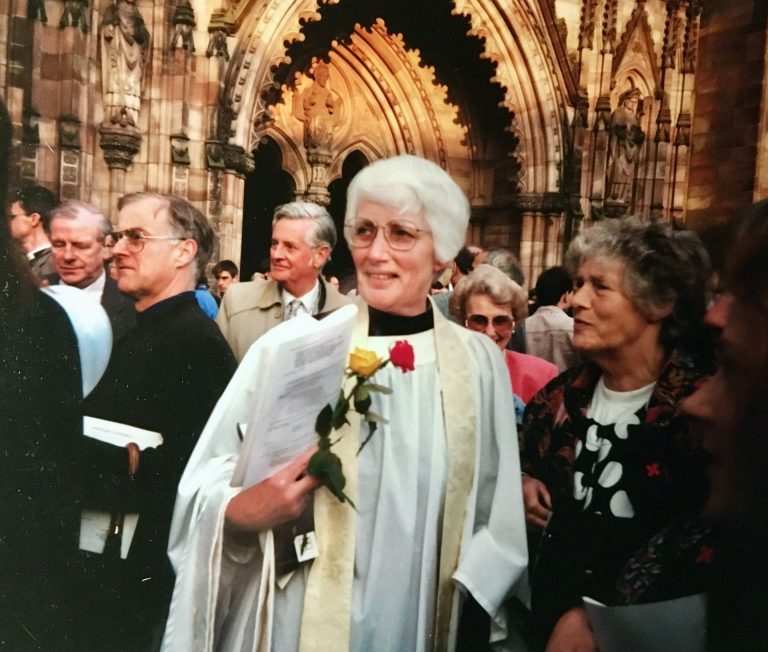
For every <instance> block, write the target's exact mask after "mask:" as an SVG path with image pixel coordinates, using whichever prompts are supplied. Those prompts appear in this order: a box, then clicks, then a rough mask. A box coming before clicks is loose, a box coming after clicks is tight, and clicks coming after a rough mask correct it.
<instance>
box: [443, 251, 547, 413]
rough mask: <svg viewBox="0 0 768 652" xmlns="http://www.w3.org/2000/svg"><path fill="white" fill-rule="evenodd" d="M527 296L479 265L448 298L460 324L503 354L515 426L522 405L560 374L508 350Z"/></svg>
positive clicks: (495, 271)
mask: <svg viewBox="0 0 768 652" xmlns="http://www.w3.org/2000/svg"><path fill="white" fill-rule="evenodd" d="M527 303H528V297H527V296H526V295H525V292H524V291H523V289H522V288H521V287H520V286H519V285H518V284H517V283H515V282H514V281H513V280H511V279H509V278H507V276H506V275H505V274H504V273H503V272H501V271H500V270H498V269H496V268H495V267H491V266H490V265H479V266H478V267H477V268H476V269H475V270H474V271H473V272H472V273H470V274H469V275H468V276H465V277H464V278H463V279H461V281H459V282H458V284H457V285H456V288H455V289H454V291H453V295H452V296H451V302H450V309H451V314H452V315H453V316H454V317H455V318H456V319H457V320H458V322H459V323H460V324H464V326H466V327H467V328H468V329H470V330H473V331H476V332H478V333H485V334H486V335H487V336H488V337H490V338H491V339H492V340H493V341H494V342H495V343H496V346H498V347H499V348H500V349H501V350H502V352H503V353H504V359H505V361H506V363H507V369H509V378H510V380H511V381H512V391H513V392H514V396H515V415H516V417H517V423H518V424H520V423H522V421H523V412H524V410H525V405H526V404H527V403H528V401H529V400H531V398H532V397H533V395H534V394H535V393H536V392H538V391H539V390H540V389H541V388H542V387H544V385H546V384H547V383H548V382H549V381H550V380H552V379H553V378H554V377H555V376H557V375H558V373H560V372H559V371H558V370H557V367H556V366H555V365H553V364H552V363H551V362H547V361H546V360H543V359H542V358H537V357H536V356H533V355H526V354H525V353H517V352H516V351H510V350H508V349H507V344H508V343H509V340H510V338H511V337H512V333H514V332H515V323H516V322H518V321H520V320H521V319H524V318H525V312H526V307H527Z"/></svg>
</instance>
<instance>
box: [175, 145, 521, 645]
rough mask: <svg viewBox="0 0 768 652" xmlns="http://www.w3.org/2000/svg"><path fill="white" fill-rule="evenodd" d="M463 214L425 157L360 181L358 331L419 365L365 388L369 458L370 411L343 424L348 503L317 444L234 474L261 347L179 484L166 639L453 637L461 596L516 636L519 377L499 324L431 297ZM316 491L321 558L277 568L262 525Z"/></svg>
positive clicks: (384, 641) (273, 641) (453, 249)
mask: <svg viewBox="0 0 768 652" xmlns="http://www.w3.org/2000/svg"><path fill="white" fill-rule="evenodd" d="M468 220H469V205H468V202H467V200H466V197H465V196H464V194H463V192H462V191H461V190H460V188H459V187H458V186H457V185H456V183H455V182H454V181H453V180H452V179H451V178H450V177H449V176H448V175H447V174H446V173H445V172H444V171H443V170H442V169H441V168H439V167H438V166H437V165H435V164H433V163H430V162H428V161H426V160H424V159H420V158H417V157H414V156H398V157H395V158H391V159H387V160H383V161H379V162H377V163H374V164H372V165H370V166H369V167H367V168H365V169H364V170H362V171H361V172H360V173H359V174H358V175H357V176H356V177H355V179H354V180H353V181H352V183H351V184H350V187H349V194H348V202H347V212H346V216H345V235H346V238H347V242H348V243H349V246H350V248H351V250H352V255H353V258H354V261H355V265H356V268H357V274H358V289H359V293H360V297H361V298H362V300H363V301H364V302H365V303H364V304H361V310H360V312H359V315H358V327H357V336H356V337H355V338H353V345H358V346H363V347H365V348H367V349H369V350H372V351H375V352H377V353H378V354H379V355H380V356H386V355H387V352H388V351H389V350H390V348H391V347H392V345H393V344H394V342H395V341H396V340H407V341H408V342H409V343H410V344H411V345H412V347H413V349H414V351H415V369H414V370H413V371H411V372H409V373H402V372H401V371H400V370H399V369H398V368H396V367H394V366H393V365H388V366H386V367H384V368H383V369H381V370H379V371H378V372H377V374H376V383H377V384H381V385H387V386H389V387H390V388H392V390H393V392H392V393H391V394H388V395H384V394H379V393H376V394H372V399H373V405H372V407H371V410H372V411H373V412H376V413H377V414H380V415H382V416H384V417H385V418H386V420H387V423H385V424H382V425H380V426H379V429H378V430H377V431H376V433H375V435H374V436H373V438H372V439H371V440H370V442H369V443H368V444H367V445H366V446H365V448H364V449H363V450H362V452H360V454H359V456H356V455H355V451H356V450H357V447H358V445H359V441H362V438H364V436H365V435H366V434H367V427H366V426H365V424H363V427H364V428H365V431H364V432H363V433H362V437H361V433H360V427H361V426H360V421H359V420H354V419H353V420H352V425H351V426H349V427H347V428H346V432H344V433H343V434H344V437H343V440H342V442H341V443H340V444H339V445H338V449H339V450H338V452H339V455H340V457H341V458H342V460H343V464H344V471H345V474H346V476H347V480H348V484H347V488H346V491H347V493H348V494H349V495H350V497H351V498H352V500H353V501H354V502H355V504H356V507H357V509H356V510H355V509H352V507H350V506H349V504H348V503H340V502H338V501H337V500H336V498H335V497H333V496H332V494H331V493H330V492H329V491H328V490H327V489H326V488H324V487H321V488H319V489H318V481H317V479H315V478H313V477H312V476H311V475H307V474H306V468H307V462H308V459H309V457H310V455H311V453H312V451H311V450H310V451H307V452H306V453H305V454H304V455H301V456H300V457H298V458H297V459H296V460H294V462H293V463H291V464H289V465H288V466H287V467H286V468H285V469H283V470H282V471H279V472H278V473H276V474H275V475H273V476H272V477H271V478H269V479H267V480H265V481H263V482H261V483H260V484H257V485H255V486H253V487H250V488H248V489H244V490H243V489H241V488H240V487H237V486H231V477H232V471H233V468H234V466H235V464H236V462H237V455H238V452H239V450H240V446H241V444H240V441H239V439H238V438H237V435H236V428H235V426H236V423H237V422H238V420H240V421H244V420H246V419H247V405H245V404H246V403H247V393H248V392H249V391H251V392H253V391H258V386H259V383H261V382H263V378H260V376H259V374H258V368H255V369H254V365H257V364H258V361H255V362H253V361H251V360H250V359H249V356H251V354H252V353H253V354H254V355H257V354H258V352H257V351H254V349H256V348H258V343H257V344H256V345H254V349H252V350H251V351H249V354H248V356H246V358H245V359H244V360H243V362H242V364H241V366H240V369H239V370H238V373H237V374H236V376H235V378H234V379H233V381H232V385H231V386H230V389H231V390H232V391H230V389H228V390H227V392H225V394H224V396H223V397H222V400H221V401H220V402H219V404H218V405H217V407H216V409H215V410H214V413H213V414H212V416H211V419H210V421H209V423H208V426H207V427H206V429H205V431H204V433H203V435H202V436H201V440H200V442H199V444H198V447H197V449H196V451H195V453H194V454H193V456H192V458H191V460H190V463H189V465H188V467H187V469H186V471H185V473H184V476H183V477H182V480H181V483H180V486H179V495H178V498H177V503H176V512H175V515H174V522H173V527H172V532H171V541H170V548H169V553H170V556H171V560H172V562H173V563H174V566H175V568H176V571H177V582H176V589H175V592H174V599H173V603H172V606H171V613H170V617H169V620H168V625H167V628H166V633H165V639H164V649H165V650H212V649H222V650H270V649H271V650H280V651H282V650H284V651H287V652H295V651H296V650H310V649H311V650H329V651H330V650H333V651H334V652H337V651H338V650H373V649H377V650H414V651H419V650H424V651H427V650H451V649H454V648H455V645H456V636H457V625H458V620H459V615H460V613H461V609H462V606H463V604H464V603H465V601H466V600H467V599H468V597H469V596H471V598H472V599H473V601H474V603H476V604H478V605H480V607H481V608H482V609H483V610H484V611H485V612H486V613H487V614H488V615H489V617H490V619H491V628H490V629H491V634H490V638H491V640H492V641H493V644H494V646H495V647H497V648H498V649H515V645H516V644H514V643H511V640H512V638H511V637H510V634H511V633H510V631H509V629H508V627H507V623H506V619H505V609H504V604H505V601H506V600H507V599H508V598H511V597H513V596H515V595H520V594H522V592H523V585H524V584H525V582H524V576H525V570H526V565H527V549H526V543H525V525H524V517H523V511H522V497H521V482H520V468H519V460H518V450H517V436H516V429H515V415H514V409H513V404H512V401H511V400H510V381H509V375H508V373H507V370H506V367H505V365H504V359H503V357H502V356H501V354H500V352H499V350H498V349H497V347H495V346H494V345H493V342H492V341H491V340H490V339H489V338H487V337H484V336H482V335H480V334H477V333H473V332H471V331H468V330H466V329H462V328H461V327H459V326H457V325H456V324H452V323H450V322H448V321H447V320H446V319H445V318H444V317H443V316H442V315H441V313H440V312H439V311H438V310H433V307H432V304H431V303H430V300H429V298H428V297H429V290H430V286H431V283H432V281H433V279H434V276H435V275H436V274H437V273H439V272H440V271H442V270H443V269H445V268H446V267H447V266H448V265H450V262H451V260H452V259H453V258H454V256H455V255H456V253H457V252H458V250H459V248H460V247H461V246H462V244H463V243H464V237H465V232H466V228H467V224H468ZM249 388H250V389H249ZM336 450H337V448H336V447H335V448H334V451H336ZM313 492H314V518H315V531H316V534H317V540H318V548H319V550H320V556H319V557H318V558H317V559H315V560H314V561H312V562H311V563H308V564H304V565H303V566H301V567H300V568H299V569H298V570H297V571H296V572H294V573H292V574H290V575H289V576H286V577H277V578H276V577H274V571H273V568H274V565H273V564H270V563H269V561H270V560H269V558H268V557H269V550H270V549H269V548H268V547H265V546H264V545H263V544H264V542H265V540H266V538H265V536H264V535H265V532H267V531H269V530H270V529H271V528H274V527H275V526H276V525H278V524H280V523H283V522H286V521H289V520H291V519H293V518H295V517H296V516H297V514H299V513H300V512H301V510H302V509H303V507H304V505H305V504H306V501H307V498H308V497H309V496H310V494H312V493H313ZM265 550H267V554H265V552H264V551H265Z"/></svg>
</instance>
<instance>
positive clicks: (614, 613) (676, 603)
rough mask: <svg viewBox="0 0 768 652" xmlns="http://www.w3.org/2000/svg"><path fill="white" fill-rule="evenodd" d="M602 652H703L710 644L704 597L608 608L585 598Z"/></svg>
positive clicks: (585, 604) (688, 597)
mask: <svg viewBox="0 0 768 652" xmlns="http://www.w3.org/2000/svg"><path fill="white" fill-rule="evenodd" d="M583 600H584V606H585V607H586V609H587V616H588V617H589V623H590V625H591V626H592V631H594V633H595V640H596V641H597V647H598V649H599V650H600V652H659V651H660V650H674V651H675V652H701V651H702V650H703V649H704V645H705V643H706V623H705V619H706V612H707V600H706V596H705V595H704V594H698V595H689V596H686V597H684V598H677V599H676V600H665V601H664V602H651V603H648V604H638V605H628V606H620V607H606V606H605V605H604V604H601V603H599V602H596V601H595V600H592V599H590V598H586V597H585V598H583Z"/></svg>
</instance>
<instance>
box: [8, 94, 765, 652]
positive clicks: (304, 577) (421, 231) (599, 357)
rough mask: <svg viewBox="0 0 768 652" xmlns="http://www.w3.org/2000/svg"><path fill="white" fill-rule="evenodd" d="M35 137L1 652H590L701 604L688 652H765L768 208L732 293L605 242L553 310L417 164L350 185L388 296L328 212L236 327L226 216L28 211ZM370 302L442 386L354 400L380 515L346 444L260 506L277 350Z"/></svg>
mask: <svg viewBox="0 0 768 652" xmlns="http://www.w3.org/2000/svg"><path fill="white" fill-rule="evenodd" d="M8 133H9V128H8V118H7V114H6V113H5V110H4V107H3V106H2V104H1V103H0V159H1V160H0V201H2V203H3V205H4V206H5V207H6V215H7V221H8V224H7V228H3V229H0V274H2V278H1V279H0V338H1V339H2V342H1V346H0V356H2V362H1V363H0V423H2V428H0V437H2V440H0V465H2V470H3V472H4V481H3V484H2V489H1V490H0V494H1V495H0V646H5V647H6V648H7V649H12V650H27V649H30V650H32V649H35V650H39V649H43V650H86V651H87V650H137V651H138V650H141V651H147V652H148V651H151V650H159V649H163V650H166V651H168V652H172V651H177V650H178V651H189V650H233V651H234V650H238V651H239V650H248V651H252V650H278V651H283V650H284V651H286V652H293V651H297V650H334V651H335V650H346V649H350V650H357V651H362V650H425V651H426V650H521V651H525V650H530V651H535V650H547V651H549V652H557V651H559V650H569V651H574V652H587V651H590V650H597V649H598V645H599V644H598V638H599V636H598V634H597V633H596V631H595V627H594V623H592V622H591V621H590V619H589V616H588V613H587V611H586V610H585V607H584V603H583V598H584V597H589V598H591V599H593V600H596V601H599V602H601V603H604V604H607V605H634V604H641V603H650V602H661V601H665V600H672V599H676V598H680V597H684V596H689V595H699V594H702V595H706V596H707V599H708V611H707V616H706V625H705V624H704V623H693V622H686V621H681V622H679V623H676V624H675V625H676V627H677V628H679V629H682V630H684V629H686V628H690V627H704V626H706V633H707V636H706V646H707V648H708V649H709V650H758V649H766V646H768V627H766V622H768V621H766V619H765V617H764V613H765V607H766V606H767V605H766V601H767V599H766V595H767V594H766V592H765V591H764V589H763V587H764V586H765V577H764V576H765V570H764V568H765V565H764V563H763V555H764V553H766V552H768V528H767V527H766V523H768V488H766V487H765V479H764V478H765V473H764V470H763V469H764V468H765V465H764V462H765V458H766V457H767V456H768V447H766V445H765V444H764V441H763V438H762V435H761V434H760V433H761V432H762V425H763V417H764V412H765V410H766V407H765V402H764V401H763V400H762V397H763V393H764V391H765V389H766V374H767V373H768V371H767V370H768V336H767V333H768V331H767V330H766V326H765V324H766V319H767V318H768V204H767V203H765V202H763V203H758V204H755V205H754V206H753V207H751V208H750V209H749V210H748V211H746V212H745V214H744V216H743V217H742V218H741V219H740V220H739V221H738V222H737V223H736V224H734V227H733V239H732V244H731V249H730V253H729V255H728V258H727V264H726V266H725V268H724V269H723V270H719V271H720V272H721V274H720V278H721V279H722V280H721V285H720V287H719V288H718V291H717V293H716V294H713V293H712V291H711V285H710V280H711V269H710V263H709V259H710V258H709V256H708V253H707V251H706V250H705V248H704V247H703V245H702V243H701V241H700V240H699V238H698V237H697V236H696V235H695V234H694V233H692V232H690V231H686V230H682V229H678V228H676V227H675V226H673V225H671V224H669V223H665V222H658V221H645V220H641V219H639V218H634V217H629V218H622V219H610V220H604V221H601V222H598V223H596V224H594V225H592V226H589V227H588V228H585V229H583V230H582V231H581V232H580V233H578V234H577V235H576V237H575V238H574V240H573V241H572V242H571V244H570V246H569V248H568V251H567V253H566V255H565V260H564V264H563V266H562V267H556V268H552V269H548V270H546V271H544V272H543V273H542V274H541V275H540V276H539V278H538V279H537V280H536V282H535V284H533V286H534V288H533V292H532V296H530V297H529V296H528V294H527V293H526V292H525V290H523V286H524V285H525V278H524V275H523V272H522V270H521V268H520V265H519V262H518V261H517V259H516V257H515V256H514V254H513V253H512V252H510V251H508V250H504V249H495V250H489V251H481V250H479V249H477V248H469V247H465V246H464V243H465V237H466V232H467V226H468V222H469V214H470V209H469V204H468V201H467V199H466V197H465V194H464V193H463V192H462V190H461V189H460V188H459V186H458V185H457V184H456V183H455V182H454V181H453V180H452V179H451V178H450V176H449V175H448V174H447V173H446V172H445V171H444V170H442V169H441V168H440V167H439V166H437V165H435V164H433V163H431V162H429V161H426V160H424V159H421V158H418V157H415V156H410V155H404V156H397V157H393V158H390V159H385V160H382V161H378V162H376V163H373V164H371V165H369V166H368V167H366V168H364V169H363V170H362V171H361V172H359V173H358V175H357V176H356V177H355V178H354V179H353V181H352V182H351V184H350V186H349V191H348V198H347V205H346V214H345V216H344V233H343V235H344V237H345V239H346V242H347V244H348V246H349V248H350V251H351V252H352V258H353V260H354V264H355V267H356V270H357V288H356V293H355V294H356V296H351V295H348V294H342V293H340V292H339V290H338V283H332V282H331V281H330V280H329V279H328V278H326V277H324V276H323V269H324V267H325V266H326V263H327V262H328V259H329V256H330V254H331V251H332V250H333V249H334V247H335V246H336V240H337V234H336V229H335V226H334V221H333V219H332V218H331V216H330V215H329V213H328V212H327V210H326V209H325V208H323V207H321V206H318V205H316V204H313V203H309V202H292V203H289V204H286V205H283V206H280V207H278V208H277V209H276V211H275V214H274V218H273V222H272V241H271V250H270V266H269V273H268V276H267V277H264V278H257V279H255V280H251V281H243V280H241V279H239V277H238V268H237V266H236V265H235V263H234V262H233V261H228V260H223V261H219V262H218V263H217V264H215V265H214V266H213V267H212V272H211V274H212V277H213V279H215V284H216V285H215V290H216V291H215V293H213V294H210V293H209V295H210V296H211V300H212V301H213V308H211V309H210V311H207V312H206V311H204V306H203V301H206V302H207V298H205V299H203V298H201V296H200V292H203V291H204V292H208V287H207V286H208V280H207V274H208V270H209V261H210V259H211V256H212V254H213V252H214V250H215V246H214V233H213V231H212V229H211V227H210V224H209V222H208V220H207V219H206V217H205V216H204V215H203V214H201V213H200V212H199V211H198V210H197V209H196V208H195V207H194V206H192V205H191V204H190V203H189V202H187V201H185V200H183V199H180V198H177V197H173V196H167V195H161V194H156V193H148V192H137V193H132V194H127V195H125V196H123V197H122V198H121V199H120V201H119V204H118V212H117V214H116V215H115V216H112V217H113V220H110V219H109V218H108V217H107V216H106V215H105V214H104V213H103V212H102V211H100V210H99V209H98V208H96V207H94V206H91V205H89V204H87V203H84V202H80V201H65V202H63V203H58V202H57V201H56V199H55V197H54V196H53V194H52V193H51V192H50V191H49V190H47V189H45V188H43V187H42V186H31V185H30V186H24V187H21V188H18V189H9V188H8V178H7V175H8V169H9V166H8V165H7V159H6V158H5V157H6V156H7V152H8V142H2V138H6V137H7V136H6V134H8ZM113 222H114V224H113ZM441 276H442V278H443V281H444V282H445V285H446V286H447V287H446V288H444V289H446V290H447V291H445V292H440V293H438V294H436V295H434V296H431V295H432V294H434V287H433V284H434V283H435V281H436V279H437V278H438V277H441ZM201 280H202V281H203V283H202V285H203V287H201ZM57 288H59V289H57ZM61 288H64V289H66V291H61ZM73 288H74V289H73ZM73 293H74V294H73ZM74 295H76V297H75V299H77V300H75V299H73V296H74ZM79 297H88V303H83V302H82V301H81V300H80V299H79ZM214 297H215V299H214ZM349 304H355V305H357V307H358V313H357V317H356V320H357V321H356V326H355V331H354V335H353V337H352V342H353V348H354V349H355V350H357V349H363V350H369V351H372V352H373V354H374V357H375V359H379V360H381V359H385V358H387V356H389V355H391V352H392V351H393V350H394V349H395V348H397V347H403V346H406V347H407V349H408V350H409V351H410V355H411V358H410V362H408V363H407V364H405V365H402V364H401V365H397V364H389V365H385V366H384V367H382V368H380V369H378V371H376V378H375V382H376V385H375V387H377V388H378V389H377V390H375V391H370V392H367V393H366V395H365V396H356V397H355V402H356V407H358V403H359V404H362V406H363V407H362V411H363V413H364V414H369V415H370V414H375V415H379V417H378V421H377V429H376V433H375V436H374V437H371V438H370V439H369V440H368V439H366V436H367V435H366V433H367V432H368V425H367V423H366V422H363V421H361V419H360V416H359V415H356V414H355V415H353V414H352V412H350V413H349V414H348V415H347V418H346V419H345V420H343V421H344V423H340V430H339V433H340V436H339V440H338V442H336V443H335V445H334V449H333V450H334V451H335V453H336V454H337V455H338V459H339V460H340V463H343V468H344V473H345V475H346V479H347V484H346V488H345V491H346V492H347V494H348V495H349V497H350V498H351V499H352V501H353V504H354V507H352V506H351V505H350V504H349V503H344V502H339V501H338V500H337V499H336V498H335V497H334V496H333V494H332V493H331V492H330V491H329V490H328V489H327V487H325V486H323V484H322V482H321V479H320V478H319V477H317V476H316V474H314V473H313V467H312V465H311V462H310V460H311V459H313V456H314V454H315V452H316V450H317V449H316V447H315V446H312V447H310V448H308V449H307V450H305V451H304V452H303V453H301V454H300V455H298V457H296V458H295V459H293V460H292V461H290V462H288V463H287V464H285V465H284V466H283V467H282V468H281V469H280V470H278V471H277V472H275V473H274V474H272V475H270V476H269V477H267V478H266V479H264V480H262V481H260V482H258V483H256V484H254V485H252V486H246V487H244V486H239V485H238V483H236V482H234V481H233V473H234V470H235V467H236V466H237V463H238V460H239V457H240V455H241V454H242V452H243V446H244V437H243V428H242V427H243V424H244V422H245V421H246V420H247V419H248V415H249V406H250V404H251V403H252V402H253V400H254V397H255V396H257V395H258V394H259V392H260V391H263V388H264V387H265V384H267V383H269V382H270V379H269V378H265V377H263V374H262V373H260V364H261V361H262V360H263V358H262V357H260V356H262V350H261V349H260V348H259V347H258V346H254V345H255V344H256V343H257V342H259V341H260V340H261V338H262V337H263V336H264V334H265V333H267V332H268V331H270V330H272V329H273V328H276V327H279V326H280V325H281V324H283V323H284V322H286V321H289V320H291V319H293V318H294V317H296V316H297V315H301V314H308V315H311V316H314V317H316V318H318V319H322V318H323V317H324V316H325V315H327V314H330V313H332V312H334V311H335V310H337V309H339V308H342V307H344V306H347V305H349ZM83 306H85V308H83ZM84 309H85V310H87V311H89V312H93V313H94V314H98V315H103V319H101V321H99V319H92V320H90V321H88V320H84V319H83V318H82V315H78V312H80V313H82V311H83V310H84ZM345 310H346V308H345ZM84 323H85V324H86V325H87V329H89V331H90V332H87V333H84V332H83V330H84V327H83V324H84ZM294 323H298V322H294ZM93 342H101V343H102V344H104V346H105V347H106V350H107V351H108V355H107V356H104V355H100V354H99V353H98V352H99V351H100V350H101V348H103V347H100V346H96V345H93ZM329 364H330V362H329ZM94 374H96V376H97V377H99V380H98V382H94V383H90V382H84V379H85V378H86V377H89V378H90V377H92V376H93V375H94ZM93 385H95V387H94V386H93ZM384 390H386V391H384ZM363 429H364V431H363ZM361 444H363V445H362V446H361ZM307 514H309V515H310V521H311V522H313V532H314V535H315V536H316V543H317V550H318V551H319V552H318V554H317V555H315V556H314V558H312V559H303V558H302V559H299V560H298V561H297V563H296V565H295V566H294V567H292V568H291V570H290V571H287V572H283V571H281V570H276V568H275V564H274V559H273V558H274V554H275V553H274V538H273V534H272V533H273V532H277V531H278V530H279V529H280V528H284V526H285V525H286V524H290V523H292V522H294V521H296V519H300V518H303V517H306V515H307ZM276 536H277V535H276V534H275V537H276ZM304 545H305V544H301V551H299V548H298V544H297V553H296V554H297V558H299V557H302V556H303V551H304ZM646 626H647V627H649V628H652V627H654V623H653V622H648V623H647V624H646Z"/></svg>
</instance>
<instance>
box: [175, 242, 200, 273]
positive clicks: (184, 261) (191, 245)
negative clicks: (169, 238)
mask: <svg viewBox="0 0 768 652" xmlns="http://www.w3.org/2000/svg"><path fill="white" fill-rule="evenodd" d="M195 256H197V241H196V240H192V239H191V238H185V239H184V240H182V241H181V242H179V244H178V245H176V254H175V260H176V266H177V267H185V266H186V265H189V264H190V263H191V262H194V260H195Z"/></svg>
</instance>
